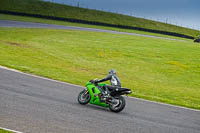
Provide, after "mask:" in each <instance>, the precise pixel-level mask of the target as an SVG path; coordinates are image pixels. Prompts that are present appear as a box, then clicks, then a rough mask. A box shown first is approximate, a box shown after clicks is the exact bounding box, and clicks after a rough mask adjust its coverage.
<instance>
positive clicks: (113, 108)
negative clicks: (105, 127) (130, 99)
mask: <svg viewBox="0 0 200 133" xmlns="http://www.w3.org/2000/svg"><path fill="white" fill-rule="evenodd" d="M116 99H117V100H119V101H118V102H117V103H116V104H109V109H110V110H111V111H112V112H116V113H118V112H120V111H122V110H123V109H124V108H125V106H126V101H125V99H124V97H122V96H119V97H118V98H116Z"/></svg>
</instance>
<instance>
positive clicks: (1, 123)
mask: <svg viewBox="0 0 200 133" xmlns="http://www.w3.org/2000/svg"><path fill="white" fill-rule="evenodd" d="M86 82H87V81H86ZM122 83H123V81H122ZM82 89H83V88H82V87H79V86H75V85H70V84H67V83H62V82H57V81H53V80H49V79H43V78H40V77H35V76H30V75H27V74H23V73H19V72H15V71H11V70H7V69H4V68H1V67H0V127H4V128H9V129H12V130H17V131H21V132H25V133H200V111H197V110H191V109H186V108H180V107H174V106H169V105H164V104H158V103H153V102H148V101H144V100H139V99H134V98H126V101H127V106H126V108H125V109H124V110H123V111H122V112H121V113H113V112H110V111H109V110H108V109H105V108H101V107H97V106H94V105H89V104H88V105H80V104H78V102H77V95H78V93H79V92H80V91H81V90H82Z"/></svg>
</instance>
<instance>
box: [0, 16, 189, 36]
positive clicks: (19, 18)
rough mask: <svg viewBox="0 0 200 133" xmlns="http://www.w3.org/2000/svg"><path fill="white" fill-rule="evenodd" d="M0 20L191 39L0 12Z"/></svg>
mask: <svg viewBox="0 0 200 133" xmlns="http://www.w3.org/2000/svg"><path fill="white" fill-rule="evenodd" d="M0 20H14V21H23V22H36V23H45V24H57V25H65V26H78V27H84V28H96V29H103V30H112V31H119V32H128V33H137V34H143V35H151V36H158V37H165V38H172V39H177V40H191V39H186V38H180V37H174V36H168V35H162V34H156V33H150V32H144V31H137V30H128V29H120V28H112V27H105V26H97V25H87V24H79V23H70V22H63V21H56V20H48V19H41V18H34V17H25V16H15V15H6V14H0Z"/></svg>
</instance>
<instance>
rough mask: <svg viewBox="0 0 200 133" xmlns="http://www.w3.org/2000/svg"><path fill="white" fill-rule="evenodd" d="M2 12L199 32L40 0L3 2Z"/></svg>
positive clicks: (194, 33)
mask: <svg viewBox="0 0 200 133" xmlns="http://www.w3.org/2000/svg"><path fill="white" fill-rule="evenodd" d="M0 5H1V6H0V10H8V11H15V12H22V13H31V14H39V15H46V16H55V17H63V18H72V19H80V20H86V21H96V22H101V23H108V24H115V25H126V26H133V27H139V28H147V29H153V30H161V31H169V32H176V33H180V34H185V35H189V36H193V37H195V36H196V35H198V34H199V31H197V30H192V29H188V28H183V27H179V26H175V25H171V24H165V23H160V22H156V21H151V20H146V19H142V18H137V17H130V16H126V15H121V14H115V13H108V12H103V11H97V10H89V9H85V8H78V7H72V6H67V5H61V4H54V3H50V2H43V1H39V0H1V1H0Z"/></svg>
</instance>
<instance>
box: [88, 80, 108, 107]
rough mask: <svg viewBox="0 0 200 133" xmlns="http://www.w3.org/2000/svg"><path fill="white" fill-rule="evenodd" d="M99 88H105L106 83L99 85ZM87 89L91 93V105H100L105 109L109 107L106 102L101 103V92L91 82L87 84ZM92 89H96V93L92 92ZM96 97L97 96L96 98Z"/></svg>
mask: <svg viewBox="0 0 200 133" xmlns="http://www.w3.org/2000/svg"><path fill="white" fill-rule="evenodd" d="M98 85H99V86H104V85H105V83H101V84H98ZM86 87H87V89H88V91H89V93H90V96H91V99H90V103H91V104H95V105H99V106H103V107H108V104H106V103H104V102H100V99H99V96H98V94H99V93H101V92H100V90H99V89H98V88H97V87H96V86H95V85H94V84H92V83H91V82H87V84H86ZM92 88H94V93H93V91H92ZM94 95H96V96H94Z"/></svg>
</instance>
